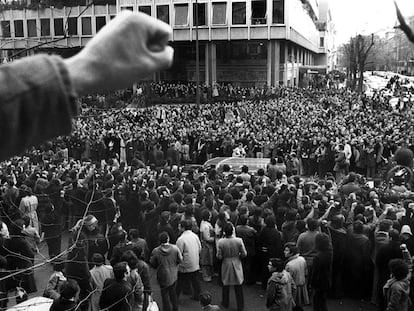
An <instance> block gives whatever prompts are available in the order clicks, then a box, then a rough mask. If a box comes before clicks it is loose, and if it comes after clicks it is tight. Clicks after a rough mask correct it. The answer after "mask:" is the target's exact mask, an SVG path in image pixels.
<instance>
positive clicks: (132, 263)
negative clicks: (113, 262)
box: [121, 250, 138, 269]
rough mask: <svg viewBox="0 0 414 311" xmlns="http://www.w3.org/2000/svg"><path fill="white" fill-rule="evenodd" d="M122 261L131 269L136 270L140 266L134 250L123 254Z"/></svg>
mask: <svg viewBox="0 0 414 311" xmlns="http://www.w3.org/2000/svg"><path fill="white" fill-rule="evenodd" d="M121 261H126V262H127V263H128V266H129V267H130V268H131V269H135V268H136V267H137V264H138V257H137V255H135V253H134V252H133V251H132V250H127V251H125V252H124V253H123V254H122V256H121Z"/></svg>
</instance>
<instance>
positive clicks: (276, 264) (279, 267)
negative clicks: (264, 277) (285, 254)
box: [269, 258, 285, 272]
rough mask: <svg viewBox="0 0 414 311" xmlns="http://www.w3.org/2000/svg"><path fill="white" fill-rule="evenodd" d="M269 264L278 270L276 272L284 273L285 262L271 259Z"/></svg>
mask: <svg viewBox="0 0 414 311" xmlns="http://www.w3.org/2000/svg"><path fill="white" fill-rule="evenodd" d="M269 262H270V264H271V265H272V267H273V268H275V269H276V272H282V271H283V269H284V268H285V262H284V261H283V260H282V259H280V258H270V259H269Z"/></svg>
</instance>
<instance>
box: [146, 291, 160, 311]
mask: <svg viewBox="0 0 414 311" xmlns="http://www.w3.org/2000/svg"><path fill="white" fill-rule="evenodd" d="M148 301H149V302H148V307H147V310H146V311H160V308H158V304H157V302H156V301H155V300H154V299H152V296H151V295H150V296H149V297H148Z"/></svg>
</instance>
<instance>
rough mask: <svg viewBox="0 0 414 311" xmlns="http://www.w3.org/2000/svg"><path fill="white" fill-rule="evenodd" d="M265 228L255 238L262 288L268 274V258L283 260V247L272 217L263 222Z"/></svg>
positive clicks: (264, 285)
mask: <svg viewBox="0 0 414 311" xmlns="http://www.w3.org/2000/svg"><path fill="white" fill-rule="evenodd" d="M265 223H266V227H264V228H263V229H262V231H261V232H260V233H259V235H258V237H257V248H258V252H259V254H258V255H259V262H260V267H261V280H262V287H266V284H267V280H268V279H269V276H270V273H269V270H268V269H267V264H268V262H269V259H270V258H283V256H284V255H283V245H282V237H281V234H280V232H279V231H278V230H277V228H276V220H275V217H274V216H268V217H267V218H266V220H265Z"/></svg>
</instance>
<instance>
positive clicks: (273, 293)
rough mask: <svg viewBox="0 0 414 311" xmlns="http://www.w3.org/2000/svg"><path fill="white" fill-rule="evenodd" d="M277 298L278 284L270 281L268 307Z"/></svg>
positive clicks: (267, 295)
mask: <svg viewBox="0 0 414 311" xmlns="http://www.w3.org/2000/svg"><path fill="white" fill-rule="evenodd" d="M275 299H276V284H275V283H274V282H269V283H268V284H267V290H266V307H267V308H269V307H270V306H271V305H272V304H273V303H274V301H275Z"/></svg>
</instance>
